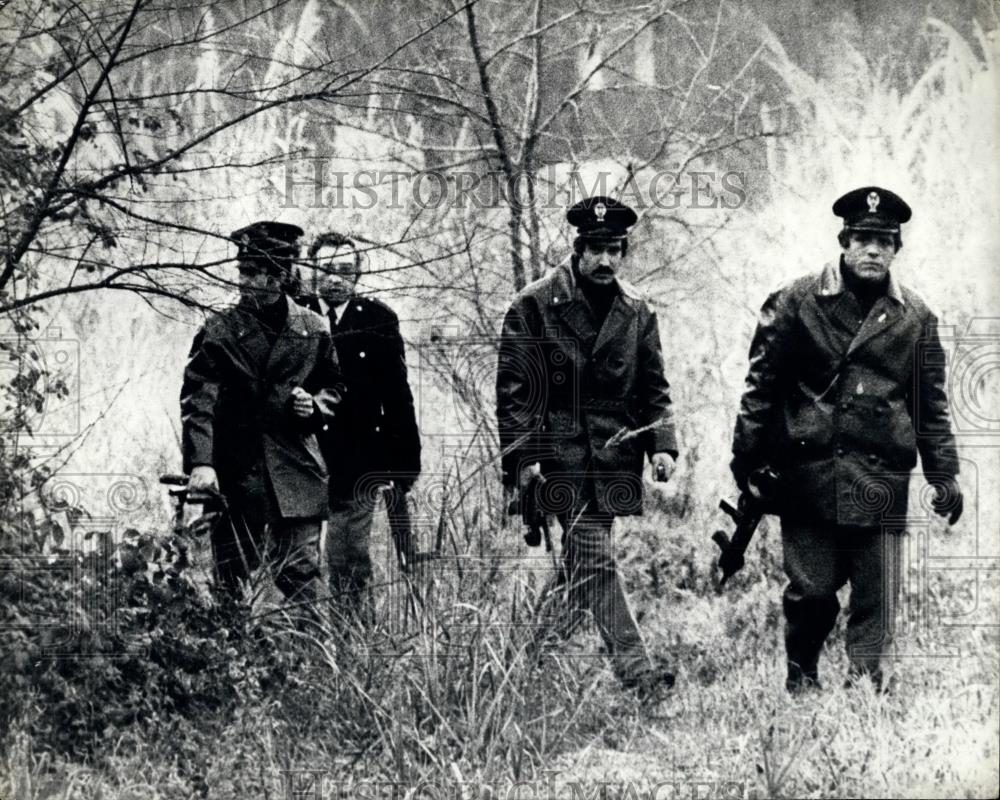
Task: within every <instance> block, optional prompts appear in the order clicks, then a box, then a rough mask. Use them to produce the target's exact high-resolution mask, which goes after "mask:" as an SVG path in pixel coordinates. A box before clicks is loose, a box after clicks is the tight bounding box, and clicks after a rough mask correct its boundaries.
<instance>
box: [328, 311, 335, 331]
mask: <svg viewBox="0 0 1000 800" xmlns="http://www.w3.org/2000/svg"><path fill="white" fill-rule="evenodd" d="M329 316H330V330H333V329H334V328H336V327H337V309H336V308H334V307H333V306H330V315H329Z"/></svg>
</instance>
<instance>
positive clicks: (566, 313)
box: [548, 264, 640, 354]
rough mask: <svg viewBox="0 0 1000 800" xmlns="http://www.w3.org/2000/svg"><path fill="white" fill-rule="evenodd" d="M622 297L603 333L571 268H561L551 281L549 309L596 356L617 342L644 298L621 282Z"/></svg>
mask: <svg viewBox="0 0 1000 800" xmlns="http://www.w3.org/2000/svg"><path fill="white" fill-rule="evenodd" d="M616 282H617V284H618V290H619V291H618V296H617V297H615V299H614V302H613V303H612V304H611V308H610V309H609V310H608V315H607V317H605V319H604V324H603V325H602V326H601V329H600V330H597V329H596V327H595V325H594V316H593V314H592V312H591V310H590V305H589V304H588V303H587V300H586V298H585V297H584V294H583V289H581V288H580V286H579V284H578V283H577V281H576V276H575V275H574V273H573V270H572V268H571V267H570V265H569V264H561V265H560V266H558V267H556V269H555V270H553V274H552V275H551V278H550V280H549V291H548V305H549V306H550V307H551V308H552V309H553V310H554V311H555V313H556V315H557V316H559V317H560V318H561V319H562V321H563V322H564V323H565V324H566V325H567V326H568V327H569V328H570V330H572V331H573V333H574V334H575V335H576V337H577V339H578V340H579V341H580V342H581V344H582V345H583V346H584V348H585V350H590V349H591V343H592V344H593V350H592V352H593V353H594V354H596V353H597V352H598V351H600V350H602V349H603V348H605V347H607V346H608V345H609V344H610V343H611V342H613V341H614V340H615V338H616V337H617V336H618V334H619V333H620V331H621V330H622V329H623V328H624V327H625V326H626V325H627V324H628V323H629V321H630V320H631V319H632V318H633V317H635V316H636V314H637V313H638V308H639V303H640V295H639V293H638V292H637V291H636V290H635V288H633V287H632V286H631V285H630V284H628V283H626V282H624V281H621V280H618V279H617V278H616Z"/></svg>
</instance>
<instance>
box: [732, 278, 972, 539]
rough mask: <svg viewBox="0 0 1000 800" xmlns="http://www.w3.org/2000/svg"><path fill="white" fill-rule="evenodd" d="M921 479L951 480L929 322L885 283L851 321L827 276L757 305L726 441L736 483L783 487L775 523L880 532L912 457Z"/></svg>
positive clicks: (908, 296)
mask: <svg viewBox="0 0 1000 800" xmlns="http://www.w3.org/2000/svg"><path fill="white" fill-rule="evenodd" d="M918 453H919V454H920V458H921V461H922V464H923V470H924V474H925V475H926V476H927V477H928V478H932V477H942V476H946V477H954V476H955V475H956V474H958V458H957V455H956V451H955V440H954V437H953V436H952V433H951V426H950V423H949V420H948V405H947V397H946V394H945V357H944V352H943V351H942V348H941V343H940V339H939V337H938V332H937V318H936V317H935V316H934V315H933V314H932V313H931V312H930V311H929V310H928V308H927V306H926V305H924V303H923V301H922V300H921V299H920V298H919V297H918V296H917V295H916V294H915V293H913V292H912V291H910V290H909V289H907V288H905V287H902V286H900V285H899V284H898V283H896V281H895V280H894V279H892V278H891V277H890V281H889V288H888V292H887V294H886V295H885V296H883V297H880V298H879V299H878V300H877V301H876V302H875V305H874V306H873V307H872V309H871V311H870V312H869V314H868V315H867V317H865V318H864V319H863V322H862V319H861V309H860V306H859V305H858V303H857V300H856V299H855V298H854V296H853V295H852V294H851V293H850V292H848V291H846V290H845V288H844V283H843V277H842V275H841V273H840V268H839V266H838V264H828V265H827V266H826V268H825V269H824V270H823V271H822V272H821V273H817V274H813V275H809V276H806V277H803V278H800V279H798V280H796V281H794V282H792V283H791V284H790V285H788V286H786V287H784V288H782V289H779V290H778V291H776V292H774V293H773V294H772V295H771V296H770V297H768V299H767V302H765V303H764V307H763V309H762V310H761V316H760V322H759V324H758V326H757V331H756V333H755V334H754V337H753V342H752V344H751V346H750V370H749V373H748V374H747V380H746V390H745V392H744V394H743V399H742V402H741V404H740V411H739V416H738V418H737V421H736V431H735V435H734V440H733V471H734V473H735V474H736V475H737V477H738V478H739V476H740V475H745V474H747V473H748V472H749V471H750V470H752V469H754V468H756V467H759V466H761V465H763V464H770V465H772V466H774V467H776V468H777V469H778V470H779V472H780V473H781V475H782V478H783V483H782V486H783V491H782V498H783V505H782V513H783V514H784V515H786V516H789V517H796V518H801V519H807V520H817V521H818V520H823V521H829V522H835V523H838V524H841V525H862V526H879V525H881V524H883V523H884V522H885V521H886V520H887V519H889V518H902V517H904V516H905V514H906V507H907V489H908V486H909V479H910V471H911V470H912V469H913V467H914V466H915V465H916V463H917V454H918Z"/></svg>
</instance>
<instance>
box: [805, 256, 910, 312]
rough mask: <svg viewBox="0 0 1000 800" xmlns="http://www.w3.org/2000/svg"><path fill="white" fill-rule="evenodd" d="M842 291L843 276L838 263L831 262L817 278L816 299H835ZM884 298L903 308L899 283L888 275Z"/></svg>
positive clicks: (904, 301) (903, 303)
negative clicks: (887, 285)
mask: <svg viewBox="0 0 1000 800" xmlns="http://www.w3.org/2000/svg"><path fill="white" fill-rule="evenodd" d="M843 291H844V276H843V275H841V274H840V261H839V260H838V261H831V262H829V263H828V264H826V265H825V266H824V267H823V271H822V272H821V273H820V276H819V284H818V285H817V287H816V296H817V297H829V298H833V297H837V296H839V295H840V294H842V293H843ZM885 296H886V297H888V298H890V299H892V300H895V301H896V302H897V303H899V305H901V306H905V305H906V300H905V299H904V298H903V291H902V289H900V288H899V283H898V282H897V281H896V278H895V277H894V276H893V274H892V272H890V273H889V287H888V289H887V290H886V293H885Z"/></svg>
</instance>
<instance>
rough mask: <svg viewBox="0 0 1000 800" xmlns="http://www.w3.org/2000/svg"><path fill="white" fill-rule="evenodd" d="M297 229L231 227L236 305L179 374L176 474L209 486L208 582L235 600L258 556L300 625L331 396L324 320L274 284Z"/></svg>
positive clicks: (209, 329) (307, 598) (337, 392)
mask: <svg viewBox="0 0 1000 800" xmlns="http://www.w3.org/2000/svg"><path fill="white" fill-rule="evenodd" d="M301 235H302V229H301V228H299V227H297V226H295V225H287V224H285V223H280V222H271V221H263V222H256V223H254V224H253V225H249V226H247V227H245V228H241V229H240V230H237V231H234V232H233V233H232V235H231V236H232V239H233V241H234V242H235V243H236V245H237V247H238V248H239V251H238V254H237V269H238V270H239V288H240V301H239V303H238V304H237V305H233V306H230V307H228V308H225V309H223V310H222V311H220V312H219V313H217V314H215V315H213V316H212V317H210V318H209V319H208V320H207V321H206V322H205V324H204V325H203V326H202V327H201V329H200V330H199V331H198V333H197V335H196V336H195V339H194V343H193V344H192V346H191V351H190V354H189V356H188V362H187V365H186V367H185V369H184V380H183V385H182V387H181V420H182V424H183V427H182V440H183V441H182V447H183V457H184V470H185V472H188V473H190V476H191V477H190V481H189V484H188V488H189V489H190V490H192V491H218V492H220V493H221V494H222V495H223V496H224V497H225V499H226V501H227V503H226V505H227V513H226V517H225V519H223V520H221V521H220V523H219V524H217V525H216V526H215V527H214V529H213V531H212V550H213V555H214V558H215V565H216V573H217V577H218V579H219V581H220V583H221V584H222V586H223V588H224V589H226V590H227V591H228V592H230V593H232V594H234V595H237V594H238V593H239V591H240V586H241V584H242V583H243V582H244V581H246V580H247V579H248V578H249V577H250V574H251V570H253V569H255V568H256V567H257V566H258V565H259V564H260V563H261V562H262V561H266V562H267V563H269V565H270V567H271V573H272V576H273V578H274V582H275V584H276V585H277V587H278V588H279V589H280V590H281V591H282V592H283V593H284V594H285V595H286V597H288V598H289V599H290V600H292V601H294V602H295V603H296V604H297V606H296V610H297V613H299V614H301V615H302V617H303V620H304V621H305V620H312V621H316V620H317V619H318V612H317V610H316V600H317V597H318V591H319V588H318V587H319V584H318V579H319V575H320V568H319V563H320V561H319V534H320V529H321V525H322V521H323V519H324V518H325V517H326V513H327V487H326V484H327V470H326V465H325V463H324V461H323V457H322V455H321V453H320V449H319V444H318V442H317V439H316V433H317V432H318V431H320V430H322V429H323V427H324V426H325V425H329V424H330V423H332V421H333V416H334V412H335V408H336V405H337V404H338V403H339V402H340V398H341V396H342V394H343V391H344V389H343V384H342V382H341V376H340V370H339V366H338V363H337V357H336V351H335V350H334V347H333V343H332V340H331V338H330V332H329V329H328V328H327V325H326V321H325V320H324V319H323V318H322V317H320V316H319V315H318V314H314V313H313V312H311V311H309V310H307V309H304V308H301V307H300V306H298V305H297V304H295V303H293V302H291V301H290V300H289V298H288V297H287V296H286V295H285V293H284V291H283V287H284V280H285V277H286V276H287V274H288V271H289V268H290V267H291V265H292V263H293V261H294V260H295V259H296V258H297V257H298V255H299V245H298V239H299V237H300V236H301Z"/></svg>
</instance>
